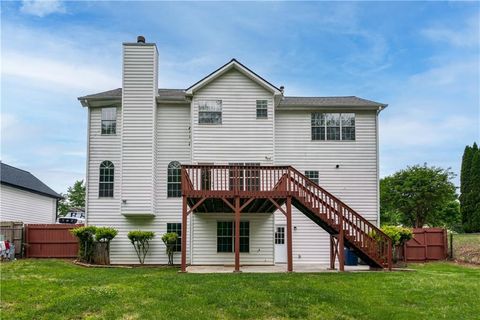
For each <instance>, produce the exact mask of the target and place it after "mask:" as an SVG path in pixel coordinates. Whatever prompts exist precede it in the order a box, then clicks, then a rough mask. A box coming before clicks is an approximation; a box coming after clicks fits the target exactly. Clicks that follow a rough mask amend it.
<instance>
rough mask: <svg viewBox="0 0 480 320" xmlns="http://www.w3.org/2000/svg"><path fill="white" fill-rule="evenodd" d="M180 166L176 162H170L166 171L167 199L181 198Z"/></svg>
mask: <svg viewBox="0 0 480 320" xmlns="http://www.w3.org/2000/svg"><path fill="white" fill-rule="evenodd" d="M180 169H181V165H180V162H178V161H172V162H170V163H169V164H168V169H167V179H168V180H167V197H169V198H171V197H181V196H182V180H181V177H180V172H181V170H180Z"/></svg>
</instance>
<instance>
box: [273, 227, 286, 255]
mask: <svg viewBox="0 0 480 320" xmlns="http://www.w3.org/2000/svg"><path fill="white" fill-rule="evenodd" d="M275 263H287V233H286V232H285V225H275Z"/></svg>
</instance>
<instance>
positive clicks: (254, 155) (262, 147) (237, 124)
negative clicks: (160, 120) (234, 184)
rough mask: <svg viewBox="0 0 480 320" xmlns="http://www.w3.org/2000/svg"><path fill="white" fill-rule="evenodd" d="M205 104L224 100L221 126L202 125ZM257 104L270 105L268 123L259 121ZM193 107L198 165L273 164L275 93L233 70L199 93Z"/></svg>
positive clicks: (195, 151)
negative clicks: (200, 111)
mask: <svg viewBox="0 0 480 320" xmlns="http://www.w3.org/2000/svg"><path fill="white" fill-rule="evenodd" d="M202 100H222V124H221V125H205V124H199V123H198V102H199V101H202ZM257 100H267V101H268V117H267V119H257V115H256V101H257ZM192 105H193V120H192V137H193V147H192V151H193V155H192V156H193V158H192V159H193V161H194V162H196V163H217V164H219V163H229V162H260V163H262V164H272V159H273V153H274V152H273V148H274V144H273V139H274V138H273V135H274V129H273V118H274V111H273V94H272V93H270V92H269V91H267V90H265V89H264V88H263V87H261V86H260V85H258V84H257V83H255V82H254V81H252V80H251V79H250V78H248V77H246V76H245V75H243V74H242V73H240V72H239V71H237V70H231V71H229V72H227V73H226V74H224V75H222V76H220V77H219V78H218V79H216V80H214V81H213V82H211V83H210V84H208V85H207V86H205V87H204V88H202V89H201V90H199V91H198V92H197V93H195V95H194V98H193V100H192Z"/></svg>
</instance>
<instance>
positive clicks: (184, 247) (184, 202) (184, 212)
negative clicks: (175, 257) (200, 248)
mask: <svg viewBox="0 0 480 320" xmlns="http://www.w3.org/2000/svg"><path fill="white" fill-rule="evenodd" d="M187 216H188V213H187V197H186V196H185V195H184V196H182V238H181V241H182V268H181V272H187Z"/></svg>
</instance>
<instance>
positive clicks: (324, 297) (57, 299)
mask: <svg viewBox="0 0 480 320" xmlns="http://www.w3.org/2000/svg"><path fill="white" fill-rule="evenodd" d="M412 267H413V268H414V269H415V270H416V271H415V272H369V273H343V274H339V273H319V274H296V273H293V274H247V273H245V274H233V273H232V274H179V273H177V269H175V268H136V269H119V268H115V269H100V268H98V269H97V268H95V269H94V268H83V267H79V266H76V265H73V264H72V263H71V262H68V261H62V260H19V261H15V262H10V263H3V264H1V266H0V270H1V312H2V314H1V318H2V319H237V318H242V319H286V318H297V319H382V320H383V319H415V320H418V319H462V320H465V319H478V318H479V315H480V300H479V299H478V294H479V292H480V268H473V267H466V266H459V265H454V264H451V263H443V262H442V263H430V264H424V265H420V264H419V265H412Z"/></svg>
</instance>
